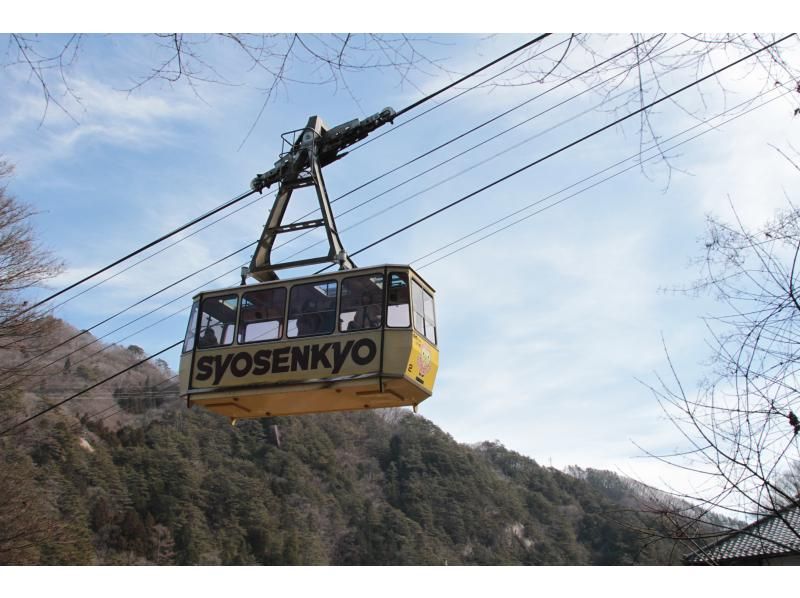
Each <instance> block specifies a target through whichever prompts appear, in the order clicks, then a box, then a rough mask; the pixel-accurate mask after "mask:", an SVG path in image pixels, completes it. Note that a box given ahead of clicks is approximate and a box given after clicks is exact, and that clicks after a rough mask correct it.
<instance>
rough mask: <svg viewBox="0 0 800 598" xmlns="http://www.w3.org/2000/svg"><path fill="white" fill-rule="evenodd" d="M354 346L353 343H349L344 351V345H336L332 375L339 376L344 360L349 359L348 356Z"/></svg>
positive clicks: (345, 345) (334, 346) (334, 347)
mask: <svg viewBox="0 0 800 598" xmlns="http://www.w3.org/2000/svg"><path fill="white" fill-rule="evenodd" d="M352 346H353V341H347V342H346V343H345V344H344V349H342V343H336V344H335V345H333V370H332V371H331V373H332V374H338V373H339V371H340V370H341V369H342V366H343V365H344V360H345V359H347V355H348V354H349V353H350V348H351V347H352Z"/></svg>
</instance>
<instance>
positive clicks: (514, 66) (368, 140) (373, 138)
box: [348, 34, 575, 154]
mask: <svg viewBox="0 0 800 598" xmlns="http://www.w3.org/2000/svg"><path fill="white" fill-rule="evenodd" d="M574 38H575V34H570V36H569V37H568V38H567V39H565V40H561V41H560V42H558V43H556V44H553V45H552V46H550V47H549V48H546V49H545V50H541V51H540V52H537V53H536V54H533V55H531V56H528V57H527V58H525V59H524V60H521V61H519V62H516V63H514V64H512V65H511V66H509V67H508V68H506V69H503V70H502V71H500V72H498V73H495V74H494V75H492V76H491V77H488V78H486V79H484V80H483V81H481V82H480V83H476V84H475V85H473V86H471V87H468V88H466V89H464V90H462V91H460V92H459V93H457V94H455V95H453V96H450V97H449V98H447V99H446V100H444V101H442V102H439V103H438V104H434V105H433V106H431V107H430V108H428V109H427V110H423V111H422V112H420V113H419V114H417V115H415V116H412V117H411V118H409V119H408V120H404V121H403V122H401V123H400V124H398V125H395V126H393V127H392V128H391V129H387V130H386V131H383V132H382V133H378V134H377V135H370V136H369V137H367V138H366V139H365V140H364V141H362V142H361V143H360V144H359V145H356V146H354V147H353V148H351V149H349V150H348V152H349V153H351V154H352V153H353V152H355V151H357V150H360V149H361V148H363V147H365V146H366V145H369V144H370V143H372V142H373V141H377V140H378V139H380V138H381V137H384V136H386V135H389V134H390V133H394V132H395V131H397V130H399V129H400V128H402V127H404V126H405V125H407V124H410V123H412V122H414V121H415V120H417V119H418V118H421V117H423V116H425V115H426V114H430V113H431V112H433V111H434V110H438V109H439V108H441V107H442V106H445V105H446V104H449V103H450V102H452V101H453V100H456V99H458V98H460V97H461V96H463V95H464V94H466V93H469V92H470V91H473V90H475V89H478V88H479V87H483V86H484V85H486V84H487V83H488V82H489V81H492V80H493V79H497V78H498V77H500V76H502V75H505V74H506V73H508V72H509V71H512V70H514V69H517V68H519V67H520V66H522V65H523V64H525V63H526V62H530V61H531V60H533V59H534V58H539V57H540V56H543V55H544V54H546V53H547V52H549V51H550V50H553V49H555V48H557V47H558V46H561V45H563V44H565V43H566V44H567V48H566V50H564V53H563V54H562V56H561V58H559V59H558V60H557V61H556V65H558V64H560V63H561V61H563V60H564V58H565V57H566V55H567V52H568V51H569V48H570V47H571V46H572V40H573V39H574Z"/></svg>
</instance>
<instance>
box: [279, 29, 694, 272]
mask: <svg viewBox="0 0 800 598" xmlns="http://www.w3.org/2000/svg"><path fill="white" fill-rule="evenodd" d="M658 37H662V39H663V36H659V35H653V36H651V37H649V38H647V39H645V40H642V41H640V42H638V43H636V44H634V45H633V46H631V47H629V48H627V49H625V50H623V51H621V52H619V53H617V54H615V55H613V56H611V57H610V58H608V59H606V60H604V61H601V62H600V63H598V64H595V65H593V66H592V67H590V68H588V69H585V70H583V71H581V72H579V73H577V74H575V75H573V76H571V77H569V78H567V79H565V80H564V81H562V82H561V83H559V84H557V85H555V86H554V87H551V88H549V89H547V90H545V91H543V92H541V93H539V94H536V95H535V96H533V97H531V98H529V99H527V100H524V101H523V102H521V103H518V104H516V105H514V106H512V107H511V108H509V109H507V110H505V111H503V112H502V113H500V114H498V115H496V116H494V117H492V118H490V119H488V120H486V121H483V122H482V123H480V124H479V125H477V126H475V127H472V128H471V129H468V130H467V131H464V132H463V133H460V134H459V135H456V136H455V137H452V138H450V139H448V140H447V141H445V142H443V143H441V144H439V145H438V146H436V147H434V148H432V149H430V150H427V151H425V152H423V153H421V154H419V155H417V156H416V157H414V158H412V159H410V160H408V161H406V162H404V163H402V164H400V165H399V166H396V167H394V168H392V169H390V170H387V171H385V172H383V173H382V174H380V175H378V176H376V177H373V178H372V179H369V180H368V181H366V182H364V183H362V184H360V185H358V186H356V187H354V188H352V189H350V190H349V191H346V192H345V193H343V194H342V195H339V196H338V197H335V198H334V199H332V200H331V202H330V203H331V204H334V203H336V202H337V201H339V200H341V199H344V198H345V197H347V196H349V195H351V194H352V193H354V192H356V191H359V190H361V189H363V188H365V187H366V186H368V185H371V184H372V183H375V182H377V181H379V180H381V179H383V178H385V177H386V176H388V175H390V174H393V173H394V172H397V171H398V170H400V169H402V168H405V167H406V166H409V165H411V164H413V163H415V162H417V161H419V160H421V159H422V158H425V157H427V156H429V155H431V154H433V153H435V152H436V151H438V150H440V149H443V148H445V147H447V146H448V145H450V144H452V143H455V142H456V141H458V140H459V139H462V138H464V137H466V136H467V135H469V134H471V133H474V132H475V131H478V130H480V129H481V128H483V127H485V126H486V125H488V124H491V123H492V122H494V121H496V120H498V119H500V118H502V117H504V116H507V115H508V114H510V113H512V112H514V111H516V110H519V109H520V108H522V107H524V106H526V105H528V104H530V103H531V102H533V101H534V100H537V99H539V98H541V97H543V96H545V95H547V94H548V93H550V92H552V91H555V90H556V89H558V88H560V87H562V86H564V85H567V84H568V83H571V82H573V81H575V80H577V79H578V78H580V77H582V76H584V75H586V74H587V73H589V72H591V71H592V70H594V69H597V68H599V67H602V66H605V65H606V64H608V63H609V62H612V61H614V60H618V59H619V58H620V57H622V56H624V55H625V54H626V53H629V52H632V51H634V50H636V49H637V48H639V46H641V45H643V44H646V43H648V42H650V41H653V40H654V39H656V38H658ZM687 42H688V40H687V39H683V40H682V41H680V42H679V43H677V44H675V45H674V46H672V47H670V48H668V49H667V50H665V51H664V52H661V53H659V54H658V56H660V55H662V54H663V53H666V52H669V51H671V50H674V49H675V48H676V47H678V46H680V45H681V44H684V43H687ZM659 43H660V40H659ZM624 74H626V71H621V72H620V73H617V74H615V75H613V76H611V77H609V78H608V79H606V80H604V81H601V82H600V83H598V84H596V85H593V86H592V87H591V88H589V89H588V90H584V91H582V92H580V93H578V94H576V95H572V96H570V97H568V98H567V99H566V100H563V101H562V102H559V103H558V104H557V105H556V107H557V106H560V105H563V104H564V103H566V102H568V101H570V100H571V99H574V98H576V97H579V96H580V95H582V94H583V93H586V92H587V91H589V90H591V89H595V88H596V87H598V86H600V85H603V84H605V83H608V82H609V81H611V80H613V79H615V78H616V77H619V76H620V75H624ZM471 89H472V88H471ZM467 91H469V90H467ZM551 109H552V108H551ZM548 111H549V110H545V111H543V112H540V113H539V114H537V115H535V116H533V117H531V118H530V119H526V120H525V121H523V122H521V123H519V124H518V125H516V126H514V127H510V128H509V129H506V130H505V131H503V132H501V133H498V134H497V135H494V136H492V137H490V138H488V139H486V140H484V141H483V142H481V143H478V144H477V145H474V146H472V147H471V148H468V149H467V150H464V151H462V152H460V153H458V154H456V155H455V156H453V157H451V158H449V159H447V160H444V161H442V162H439V163H438V164H437V165H435V166H433V167H430V168H428V169H426V170H424V171H422V172H420V173H418V174H417V175H414V176H412V177H409V178H407V179H405V180H403V181H401V182H400V183H398V184H396V185H394V186H393V187H390V188H389V189H386V190H384V191H382V192H380V193H378V194H376V195H374V196H373V197H371V198H369V199H367V200H365V201H362V202H361V203H359V204H356V205H355V206H353V207H351V208H349V209H348V210H346V211H344V212H342V213H341V214H338V215H337V217H341V216H343V215H345V214H348V213H350V212H352V211H353V210H355V209H357V208H359V207H361V206H363V205H365V204H367V203H370V202H371V201H373V200H375V199H378V198H380V197H382V196H384V195H386V194H388V193H390V192H391V191H394V190H395V189H398V188H399V187H402V186H403V185H405V184H407V183H409V182H411V181H414V180H416V179H418V178H419V177H421V176H423V175H425V174H428V173H430V172H432V171H434V170H436V169H437V168H439V167H440V166H443V165H444V164H447V163H448V162H450V161H452V160H453V159H456V158H458V157H460V156H462V155H464V154H466V153H467V152H469V151H472V150H473V149H475V148H477V147H480V146H481V145H484V144H485V143H488V142H489V141H492V140H493V139H496V138H497V137H499V136H500V135H503V134H505V133H507V132H509V131H511V130H513V129H514V128H516V127H518V126H521V125H522V124H524V123H525V122H530V121H531V120H533V119H534V118H536V117H538V116H540V115H542V114H544V113H546V112H548ZM315 211H316V210H311V211H309V212H306V213H305V214H303V215H302V216H300V217H299V218H298V220H302V219H304V218H306V217H308V216H310V215H311V214H313V213H314V212H315ZM350 228H352V227H350ZM347 230H349V229H347ZM311 232H312V231H311V230H307V231H305V232H303V233H300V234H299V235H297V236H296V237H294V238H293V239H292V240H291V241H290V242H294V241H296V240H298V239H299V238H301V237H304V236H306V235H308V234H310V233H311ZM287 244H288V243H284V244H282V245H279V246H278V247H276V249H277V248H279V247H282V246H283V245H287ZM316 244H317V243H314V245H316ZM312 246H313V245H312ZM309 247H311V246H308V247H306V248H304V249H303V250H301V251H305V249H308V248H309ZM298 253H300V252H299V251H298V252H296V253H294V254H292V255H291V256H290V257H293V256H295V255H298Z"/></svg>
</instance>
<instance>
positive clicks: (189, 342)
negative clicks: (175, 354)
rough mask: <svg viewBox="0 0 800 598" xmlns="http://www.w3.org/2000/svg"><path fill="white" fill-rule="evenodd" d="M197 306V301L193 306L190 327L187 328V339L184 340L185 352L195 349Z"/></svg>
mask: <svg viewBox="0 0 800 598" xmlns="http://www.w3.org/2000/svg"><path fill="white" fill-rule="evenodd" d="M197 306H198V303H197V301H195V302H194V303H193V304H192V313H191V315H189V327H188V328H186V337H185V338H184V339H183V352H184V353H186V352H187V351H191V350H192V349H194V333H195V330H196V329H197Z"/></svg>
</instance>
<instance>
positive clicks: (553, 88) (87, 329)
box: [17, 35, 686, 367]
mask: <svg viewBox="0 0 800 598" xmlns="http://www.w3.org/2000/svg"><path fill="white" fill-rule="evenodd" d="M657 37H659V36H658V35H654V36H651V37H650V38H648V39H645V40H642V41H641V42H639V43H637V44H634V45H633V46H631V47H629V48H627V49H626V50H623V51H621V52H618V53H617V54H615V55H613V56H611V57H610V58H608V59H607V60H605V61H602V62H600V63H598V64H596V65H593V66H592V67H591V68H589V69H586V70H584V71H582V72H581V73H578V74H577V75H574V76H573V77H570V78H569V79H567V80H565V81H563V82H561V83H559V84H558V85H556V86H554V87H552V88H550V89H548V90H546V91H544V92H541V93H539V94H536V95H535V96H534V97H533V98H530V99H528V100H525V101H523V102H521V103H519V104H517V105H515V106H513V107H512V108H510V109H508V110H505V111H504V112H502V113H501V114H498V115H496V116H494V117H492V118H490V119H489V120H487V121H484V122H482V123H480V124H479V125H477V126H476V127H473V128H472V129H469V130H468V131H465V132H463V133H461V134H460V135H458V136H456V137H453V138H451V139H450V140H448V141H446V142H444V143H442V144H440V145H438V146H437V147H435V148H433V149H431V150H428V151H427V152H424V153H423V154H420V155H418V156H417V157H415V158H413V159H412V160H410V161H408V162H406V163H405V164H403V165H400V166H398V167H395V168H394V169H392V170H390V171H387V172H385V173H383V174H382V175H380V176H378V177H375V178H374V179H372V180H371V181H367V182H366V183H364V184H362V185H360V186H359V187H357V188H355V189H351V190H350V191H348V192H347V193H345V194H343V195H341V196H339V197H337V198H336V199H333V200H332V201H331V203H335V202H336V201H338V200H340V199H342V198H344V197H346V196H347V195H349V194H351V193H353V192H354V191H356V190H358V189H361V188H363V187H365V186H366V185H368V184H370V183H371V182H375V181H377V180H380V179H381V178H383V177H384V176H386V175H388V174H390V173H392V172H395V171H397V170H399V169H400V168H402V167H404V166H407V165H409V164H411V163H413V162H416V161H417V160H419V159H421V158H423V157H425V156H427V155H430V154H431V153H433V152H435V151H438V150H439V149H442V148H443V147H446V146H447V145H449V144H451V143H453V142H455V141H457V140H458V139H461V138H463V137H464V136H466V135H468V134H470V133H472V132H474V131H477V130H479V129H481V128H482V127H484V126H486V125H487V124H490V123H491V122H494V121H496V120H498V119H499V118H501V117H503V116H506V115H507V114H509V113H511V112H513V111H515V110H517V109H519V108H521V107H523V106H525V105H527V104H529V103H530V102H531V101H533V100H535V99H538V98H540V97H542V96H544V95H546V94H547V93H549V92H551V91H553V90H555V89H558V88H559V87H561V86H563V85H565V84H567V83H569V82H571V81H573V80H575V79H576V78H577V77H580V76H582V75H584V74H586V73H588V72H590V71H591V70H593V69H596V68H599V67H602V66H604V65H605V64H607V63H608V62H610V61H613V60H616V59H618V58H619V57H621V56H623V55H624V54H625V53H628V52H631V51H633V50H634V49H636V48H638V47H639V46H641V45H642V44H646V43H648V42H650V41H652V40H654V39H656V38H657ZM537 39H538V38H537ZM535 41H536V40H532V41H531V42H529V43H527V44H523V45H522V46H520V47H518V48H517V49H516V50H515V51H520V50H521V49H524V48H525V47H528V46H529V45H531V44H532V43H534V42H535ZM685 41H686V40H684V41H682V42H681V43H684V42H685ZM674 47H676V46H673V47H672V48H670V50H671V49H674ZM513 52H514V51H512V52H511V53H508V54H506V55H504V56H503V57H501V58H499V59H496V60H495V61H494V62H493V63H490V65H491V64H494V63H496V62H498V61H499V60H501V59H503V58H506V57H508V55H510V54H512V53H513ZM481 70H483V69H478V71H474V72H473V73H475V72H480V71H481ZM616 76H619V74H617V75H615V76H614V77H616ZM612 78H613V77H612ZM610 79H611V78H609V80H610ZM462 80H463V78H462ZM593 87H594V86H593ZM445 89H447V87H445V88H442V89H441V90H440V92H441V91H444V90H445ZM467 91H469V90H467ZM462 93H464V92H462ZM582 93H585V91H584V92H581V93H580V94H577V95H581V94H582ZM572 97H573V98H574V97H577V96H572ZM419 103H420V102H418V103H417V104H419ZM563 103H564V102H561V103H559V104H558V105H561V104H563ZM545 112H547V111H545ZM540 114H542V113H540ZM529 120H530V119H529ZM513 128H514V127H512V128H511V129H507V131H505V132H508V131H509V130H512V129H513ZM496 137H497V136H495V137H493V138H496ZM493 138H492V139H493ZM478 145H481V144H478ZM474 147H477V146H474ZM467 151H469V150H467ZM463 153H465V152H462V153H461V154H459V155H463ZM443 163H444V162H443ZM443 163H442V164H443ZM434 168H435V167H434ZM434 168H429V169H427V170H426V171H425V172H424V173H421V174H425V173H428V172H430V171H432V170H433V169H434ZM421 174H420V175H417V176H421ZM390 190H391V189H390ZM387 192H388V191H386V192H384V193H382V194H379V195H377V196H375V197H374V198H372V199H375V198H377V197H380V196H381V195H383V194H385V193H387ZM230 203H231V202H227V204H230ZM252 203H255V202H251V204H252ZM363 203H368V202H363ZM363 203H362V204H359V205H358V206H356V207H360V206H361V205H363ZM251 204H248V205H251ZM223 205H225V204H223ZM221 207H222V206H220V208H221ZM245 207H246V206H245ZM240 209H243V208H240ZM353 209H355V208H351V209H349V210H347V212H346V213H349V212H352V211H353ZM216 211H218V209H215V210H212V211H211V212H209V213H207V215H205V216H203V218H205V217H207V216H208V215H210V214H212V213H215V212H216ZM313 212H314V211H313V210H312V211H311V212H308V213H307V214H305V215H304V216H301V217H300V218H298V220H302V219H303V218H305V217H306V216H308V215H310V214H312V213H313ZM225 217H227V216H225ZM225 217H223V218H220V219H219V220H222V219H224V218H225ZM198 220H199V219H197V218H196V219H195V221H198ZM219 220H217V221H215V222H218V221H219ZM208 226H210V225H207V226H206V227H203V229H200V230H204V229H205V228H208ZM350 228H352V227H350ZM196 232H199V231H196ZM308 232H309V231H306V233H302V234H300V235H298V236H297V237H295V239H292V240H290V241H288V242H287V243H283V244H279V245H278V246H277V247H276V249H279V248H280V247H283V246H285V245H287V244H288V243H291V242H292V241H294V240H296V239H297V238H299V237H302V236H304V234H307V233H308ZM193 234H194V233H193ZM188 236H191V235H187V237H184V238H188ZM177 242H179V241H177ZM177 242H176V243H177ZM255 244H256V242H252V243H248V244H247V245H245V246H243V247H241V248H240V249H237V250H236V251H234V252H233V253H230V254H228V255H226V256H225V257H223V258H221V259H220V260H217V261H215V262H212V263H211V264H208V265H207V266H204V267H202V268H200V269H199V270H196V271H194V272H193V273H192V274H189V275H188V276H185V277H183V278H181V279H179V280H177V281H175V282H174V283H171V284H170V285H167V286H165V287H163V288H162V289H160V290H158V291H155V292H153V293H151V294H150V295H148V296H147V297H144V298H143V299H141V300H139V301H137V302H136V303H134V304H132V305H130V306H128V307H127V308H125V309H122V310H120V311H118V312H116V313H114V314H113V315H111V316H109V317H107V318H105V319H104V320H102V321H100V322H98V323H96V324H94V325H93V326H91V327H89V328H86V329H84V330H81V331H80V332H78V333H77V334H75V335H73V336H72V337H69V338H67V339H66V340H64V341H62V342H61V343H58V344H57V345H55V346H52V347H50V348H48V349H47V350H46V351H44V352H42V353H39V354H38V355H36V356H34V357H32V358H30V359H28V360H27V361H25V362H23V363H22V364H18V366H17V367H22V366H24V365H27V364H29V363H31V362H33V361H34V360H36V359H39V358H40V357H42V356H44V355H46V354H49V353H51V352H52V351H54V350H56V349H58V348H60V347H62V346H64V345H65V344H67V343H69V342H71V341H72V340H74V339H75V338H77V337H79V336H82V335H84V334H86V333H88V332H91V331H92V330H94V329H96V328H98V327H99V326H102V325H103V324H105V323H107V322H108V321H110V320H112V319H114V318H116V317H118V316H120V315H122V314H124V313H126V312H127V311H129V310H130V309H132V308H134V307H136V306H138V305H140V304H142V303H144V302H145V301H148V300H149V299H152V298H153V297H155V296H157V295H159V294H161V293H163V292H164V291H166V290H168V289H169V288H172V287H173V286H175V285H177V284H180V283H181V282H183V281H185V280H187V279H188V278H191V277H192V276H195V275H196V274H198V273H200V272H202V271H204V270H206V269H208V268H210V267H213V266H214V265H216V264H218V263H220V262H221V261H224V260H227V259H229V258H230V257H233V256H234V255H236V254H238V253H241V252H243V251H245V250H246V249H249V248H250V247H252V246H253V245H255ZM304 250H305V249H303V250H301V251H304ZM153 255H155V254H153ZM293 255H297V254H296V253H295V254H293ZM142 261H144V260H142ZM139 263H140V262H139ZM229 272H230V271H229ZM212 282H213V281H212ZM95 286H97V285H95ZM183 296H185V294H184V295H183ZM162 307H163V306H162ZM158 309H160V307H159V308H156V310H154V311H157V310H158ZM151 313H152V312H148V313H147V314H144V315H143V316H141V317H140V318H137V319H135V320H133V321H132V322H130V323H129V324H131V323H133V322H135V321H138V320H139V319H141V318H142V317H146V316H147V315H150V314H151ZM126 326H127V325H126ZM124 327H125V326H122V327H120V328H117V329H115V330H113V331H111V333H109V334H113V333H114V332H117V331H118V330H120V329H121V328H124ZM106 336H108V335H105V336H104V337H101V338H105V337H106ZM97 340H99V339H95V340H94V341H91V342H90V343H88V344H89V345H91V344H94V343H95V342H97ZM85 346H87V345H84V347H85ZM64 357H66V356H61V357H60V358H59V359H58V360H56V362H57V361H60V359H63V358H64ZM52 363H55V362H51V363H50V364H48V365H51V364H52ZM45 367H47V366H45Z"/></svg>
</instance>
